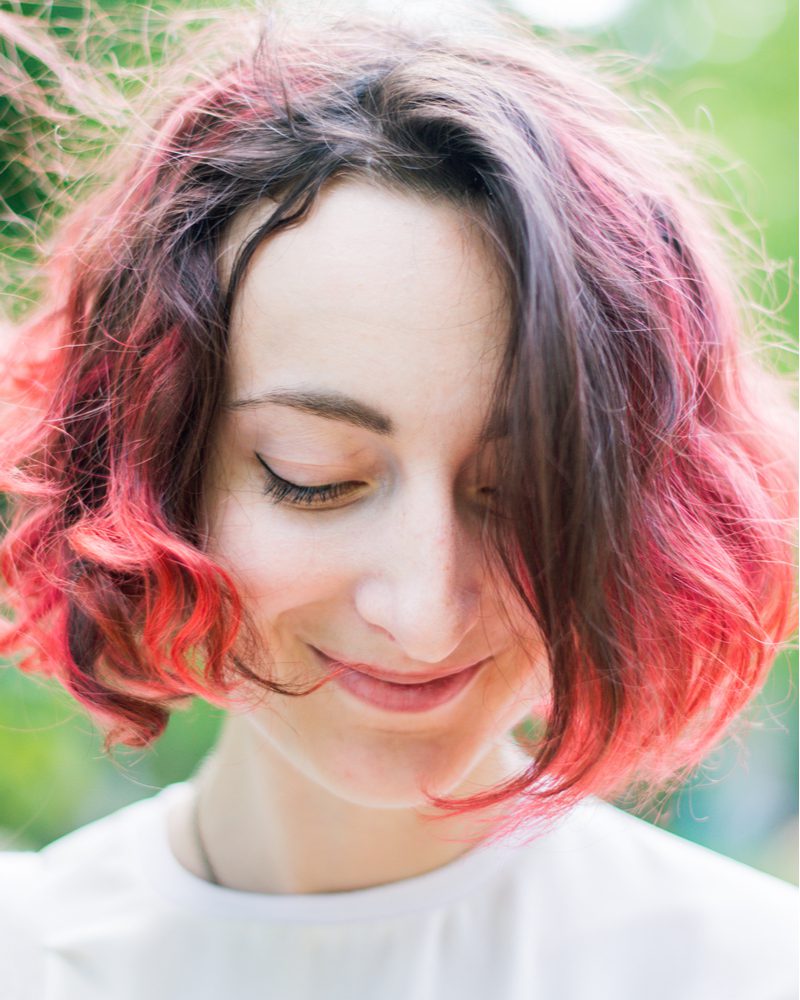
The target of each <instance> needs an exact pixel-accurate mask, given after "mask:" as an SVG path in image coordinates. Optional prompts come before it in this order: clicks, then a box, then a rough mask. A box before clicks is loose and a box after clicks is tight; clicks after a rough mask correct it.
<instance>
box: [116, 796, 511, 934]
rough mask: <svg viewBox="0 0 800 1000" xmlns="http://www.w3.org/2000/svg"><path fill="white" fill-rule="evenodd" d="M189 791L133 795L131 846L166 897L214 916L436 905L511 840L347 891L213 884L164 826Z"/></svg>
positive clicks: (271, 916)
mask: <svg viewBox="0 0 800 1000" xmlns="http://www.w3.org/2000/svg"><path fill="white" fill-rule="evenodd" d="M191 793H192V786H191V783H190V782H188V781H183V782H177V783H175V784H172V785H167V786H166V787H165V788H163V789H162V790H161V791H160V792H158V793H157V794H156V795H154V796H152V797H151V798H149V799H147V800H145V801H144V802H140V803H137V804H136V805H137V806H139V807H140V809H141V815H140V820H141V822H140V823H139V825H138V829H136V830H134V831H133V835H134V844H133V848H134V850H135V851H136V853H137V855H138V861H139V865H140V870H141V873H142V875H143V878H144V879H145V881H147V882H149V883H150V885H151V887H152V888H153V889H154V890H155V891H156V892H157V893H158V894H159V895H162V896H165V897H167V898H168V899H169V900H170V901H171V902H172V903H173V904H177V905H180V906H183V907H186V908H188V909H190V910H191V911H193V912H203V913H205V914H206V915H212V916H214V917H218V918H220V919H237V918H238V919H245V920H256V921H280V922H293V923H315V922H317V923H319V922H324V923H329V922H336V923H339V922H348V921H356V920H373V919H377V918H385V917H392V916H402V915H403V914H410V913H418V912H421V911H423V910H428V909H433V908H435V907H441V906H444V905H446V904H447V903H450V902H453V901H454V900H456V899H458V898H460V897H463V896H465V895H467V894H469V893H470V892H471V891H475V890H477V889H478V887H479V886H480V885H481V884H482V883H485V882H486V881H487V880H488V879H489V878H490V877H491V875H492V874H493V873H495V872H498V871H499V870H500V869H501V868H502V867H503V866H504V865H505V864H507V863H508V862H509V861H510V860H511V857H512V855H513V853H514V852H515V848H514V847H513V846H510V845H502V844H499V845H498V844H494V845H491V844H478V845H477V846H475V847H473V848H471V849H470V850H469V851H467V852H466V853H464V854H462V855H461V856H460V857H458V858H456V859H455V860H453V861H450V862H448V863H447V864H445V865H442V866H441V867H439V868H435V869H433V870H432V871H429V872H425V873H424V874H422V875H416V876H412V877H411V878H406V879H401V880H399V881H396V882H388V883H385V884H384V885H377V886H370V887H369V888H366V889H354V890H350V891H347V892H329V893H296V894H280V895H279V894H274V895H272V894H267V893H258V892H244V891H242V890H239V889H229V888H227V887H226V886H219V885H214V884H213V883H211V882H207V881H206V880H205V879H202V878H200V877H198V876H197V875H194V874H193V873H192V872H190V871H188V870H187V869H186V868H184V867H183V865H181V864H180V862H179V861H178V859H177V858H176V857H175V855H174V854H173V852H172V848H171V846H170V843H169V838H168V833H167V813H168V810H169V809H170V808H171V807H172V805H173V803H174V802H176V801H179V800H180V799H182V798H184V797H188V796H189V795H191Z"/></svg>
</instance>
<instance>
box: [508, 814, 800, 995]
mask: <svg viewBox="0 0 800 1000" xmlns="http://www.w3.org/2000/svg"><path fill="white" fill-rule="evenodd" d="M526 853H527V856H528V858H529V859H530V861H531V862H532V864H533V867H534V869H535V878H536V880H537V882H538V884H539V888H540V891H544V892H545V893H546V896H547V899H548V905H549V907H550V911H551V919H552V918H553V917H554V916H555V920H556V921H558V922H560V923H561V926H562V928H563V927H564V926H565V925H566V926H569V927H570V928H571V929H572V933H571V935H570V945H571V947H574V948H575V949H576V953H578V954H580V953H582V954H583V955H584V956H586V961H589V962H591V961H592V957H591V956H594V957H595V959H596V961H597V962H598V965H600V964H602V963H603V962H605V964H606V966H607V965H608V961H609V958H608V956H615V959H612V965H613V964H614V961H615V962H616V963H617V966H618V968H619V970H620V971H619V975H620V976H621V977H622V978H623V979H624V978H625V977H626V976H627V977H630V978H631V981H632V982H633V981H635V980H636V979H637V976H638V977H640V979H641V983H642V984H643V985H644V984H645V983H647V982H648V979H649V977H651V976H652V974H653V971H654V970H655V969H656V968H657V969H659V970H661V971H660V973H659V974H660V976H661V977H662V978H663V980H664V983H665V987H664V993H663V995H664V996H665V997H666V996H671V995H678V993H674V994H671V993H670V992H669V989H670V988H671V989H675V990H678V989H680V995H682V996H683V997H684V998H687V1000H688V998H694V997H697V998H698V1000H716V998H718V997H719V998H722V997H725V998H726V1000H738V998H742V1000H749V998H755V997H758V998H759V1000H789V998H791V997H793V996H796V991H797V974H798V969H797V966H798V943H797V940H798V938H797V936H798V898H799V897H798V891H797V889H796V888H795V887H794V886H792V885H790V884H788V883H786V882H783V881H781V880H780V879H777V878H774V877H772V876H770V875H766V874H764V873H763V872H759V871H756V870H755V869H752V868H749V867H748V866H746V865H743V864H740V863H739V862H736V861H733V860H731V859H730V858H727V857H724V856H722V855H719V854H717V853H715V852H714V851H711V850H709V849H707V848H705V847H701V846H699V845H697V844H693V843H691V842H689V841H686V840H684V839H682V838H681V837H677V836H675V835H674V834H672V833H669V832H668V831H666V830H662V829H659V828H657V827H655V826H653V825H651V824H650V823H647V822H646V821H644V820H642V819H638V818H636V817H634V816H631V815H629V814H627V813H625V812H624V811H623V810H620V809H617V808H615V807H613V806H611V805H609V804H608V803H605V802H602V801H600V800H596V799H591V800H589V801H587V802H585V803H584V804H583V805H581V806H579V807H578V808H577V809H576V810H575V811H574V812H573V814H572V815H571V816H569V817H568V818H567V820H566V821H565V822H564V823H563V824H562V825H561V826H560V827H557V828H556V829H555V830H554V831H552V832H551V833H549V834H547V835H546V836H544V837H543V838H542V841H541V843H540V844H539V846H538V848H537V846H536V842H534V843H533V844H532V845H531V846H530V849H529V851H527V852H526ZM531 874H532V875H533V874H534V873H533V872H532V873H531ZM553 910H555V911H556V913H555V915H554V914H553ZM668 983H672V986H671V987H669V986H668V985H667V984H668ZM629 989H630V987H629ZM650 989H652V987H650ZM601 995H604V994H601ZM623 995H628V994H627V993H624V994H623ZM648 995H650V996H654V995H655V994H653V993H652V992H650V993H649V994H648ZM657 995H658V996H661V995H662V994H660V993H659V994H657Z"/></svg>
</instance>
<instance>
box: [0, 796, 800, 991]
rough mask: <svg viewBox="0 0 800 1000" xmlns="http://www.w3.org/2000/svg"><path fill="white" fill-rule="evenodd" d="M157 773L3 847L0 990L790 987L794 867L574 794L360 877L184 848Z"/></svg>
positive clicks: (793, 986) (793, 978)
mask: <svg viewBox="0 0 800 1000" xmlns="http://www.w3.org/2000/svg"><path fill="white" fill-rule="evenodd" d="M190 792H191V786H190V785H189V783H188V782H183V783H180V784H175V785H170V786H168V787H167V788H166V789H164V790H163V791H161V792H159V793H158V794H156V795H155V796H153V797H152V798H149V799H145V800H143V801H140V802H136V803H134V804H133V805H130V806H127V807H125V808H124V809H120V810H118V811H117V812H115V813H113V814H111V815H110V816H106V817H104V818H103V819H100V820H97V821H95V822H93V823H90V824H88V825H86V826H84V827H82V828H80V829H78V830H76V831H74V832H73V833H70V834H67V835H66V836H64V837H61V838H60V839H59V840H56V841H54V842H53V843H52V844H50V845H49V846H47V847H45V848H43V849H42V850H41V851H38V852H21V851H20V852H9V853H5V854H2V853H0V996H2V998H3V1000H184V998H186V1000H223V998H228V997H230V998H234V1000H796V998H797V966H798V954H797V948H798V945H797V940H798V933H797V931H798V928H797V899H798V894H797V891H796V890H795V889H794V887H792V886H790V885H788V884H787V883H784V882H781V881H779V880H778V879H774V878H772V877H770V876H768V875H764V874H761V873H760V872H757V871H755V870H753V869H750V868H747V867H745V866H743V865H740V864H738V863H737V862H734V861H730V860H729V859H727V858H724V857H722V856H720V855H717V854H715V853H713V852H712V851H709V850H707V849H705V848H702V847H698V846H696V845H694V844H691V843H689V842H688V841H684V840H682V839H681V838H679V837H676V836H674V835H672V834H670V833H667V832H665V831H663V830H660V829H657V828H655V827H652V826H650V825H649V824H648V823H646V822H644V821H643V820H639V819H636V818H634V817H632V816H629V815H628V814H626V813H624V812H622V811H621V810H618V809H616V808H614V807H613V806H610V805H608V804H607V803H604V802H601V801H600V800H597V799H589V800H587V801H585V802H584V803H583V804H582V805H580V806H578V807H577V808H576V809H575V810H573V812H571V813H570V814H569V815H568V816H567V817H566V819H564V820H562V821H561V823H560V824H559V825H557V826H556V827H555V828H554V829H552V830H551V831H549V832H548V833H546V834H543V835H541V836H540V837H539V838H538V839H537V840H535V841H533V842H532V843H531V844H528V845H524V846H510V845H508V846H502V847H487V846H479V847H477V848H473V849H472V850H470V851H468V852H467V853H466V854H464V855H462V856H461V857H460V858H458V859H456V860H455V861H453V862H451V863H450V864H447V865H444V866H443V867H441V868H438V869H436V870H434V871H431V872H428V873H426V874H424V875H421V876H417V877H415V878H409V879H404V880H401V881H398V882H392V883H388V884H386V885H380V886H375V887H372V888H369V889H359V890H355V891H352V892H336V893H319V894H307V895H266V894H261V893H248V892H240V891H236V890H232V889H226V888H222V887H219V886H215V885H212V884H210V883H209V882H206V881H204V880H203V879H200V878H198V877H197V876H195V875H193V874H191V873H190V872H189V871H187V870H186V869H185V868H183V867H182V866H181V865H180V864H179V863H178V861H177V860H176V859H175V857H174V855H173V854H172V852H171V849H170V846H169V842H168V839H167V828H166V811H167V808H168V807H169V806H170V803H172V802H174V801H175V800H176V799H177V798H178V797H179V796H183V795H188V794H189V793H190Z"/></svg>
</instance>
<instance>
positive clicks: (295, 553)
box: [208, 493, 347, 619]
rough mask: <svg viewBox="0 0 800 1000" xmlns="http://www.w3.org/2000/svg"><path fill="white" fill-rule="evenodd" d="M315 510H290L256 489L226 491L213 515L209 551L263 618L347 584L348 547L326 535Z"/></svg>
mask: <svg viewBox="0 0 800 1000" xmlns="http://www.w3.org/2000/svg"><path fill="white" fill-rule="evenodd" d="M322 534H325V532H322V533H321V532H320V531H319V530H318V529H317V528H316V527H315V525H314V523H313V514H311V513H309V514H308V517H307V518H306V515H305V512H301V513H299V514H287V513H286V512H285V511H283V510H280V509H278V508H276V506H275V505H273V504H271V503H270V502H269V501H268V500H266V499H264V498H263V497H261V496H259V495H258V494H247V495H242V494H238V493H237V494H235V495H234V494H227V495H225V496H224V497H222V498H221V499H220V501H219V502H218V503H217V504H216V506H215V508H214V510H213V513H212V516H211V518H210V537H209V544H208V551H209V554H210V555H211V556H212V557H213V558H214V559H216V561H217V562H219V563H220V565H222V566H223V567H224V568H226V569H227V570H228V571H229V572H230V573H231V575H232V576H233V578H234V579H235V581H236V583H237V584H238V586H239V588H240V590H241V592H242V595H243V596H244V597H245V598H246V599H247V600H248V601H249V602H250V603H251V605H252V607H253V609H254V610H255V611H256V612H257V613H258V616H259V617H261V618H267V619H273V618H275V617H276V616H277V615H279V614H282V613H284V612H286V611H289V610H291V609H292V608H294V607H296V606H299V605H306V604H309V603H314V602H317V601H324V600H327V599H330V598H331V597H333V596H334V595H335V594H336V593H340V592H341V589H342V587H343V586H346V585H347V575H346V572H345V571H344V566H345V561H344V556H345V552H346V548H345V546H344V545H342V544H341V539H340V540H339V542H338V544H337V540H336V539H335V538H334V537H331V536H330V535H327V536H326V537H325V539H324V541H323V538H322V537H321V535H322Z"/></svg>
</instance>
